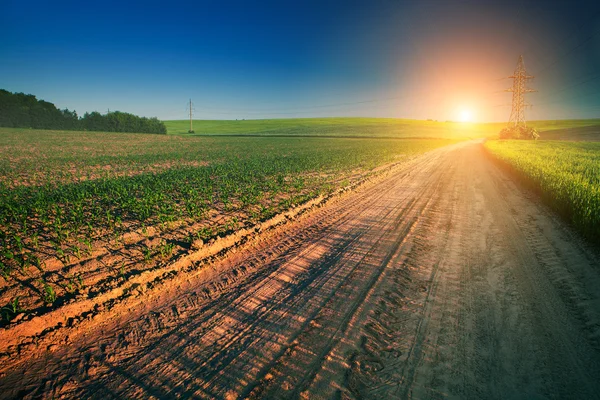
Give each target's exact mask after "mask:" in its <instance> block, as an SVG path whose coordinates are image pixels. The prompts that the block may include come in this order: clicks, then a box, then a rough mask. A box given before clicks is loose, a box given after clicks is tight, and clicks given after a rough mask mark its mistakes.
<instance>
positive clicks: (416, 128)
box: [165, 118, 600, 139]
mask: <svg viewBox="0 0 600 400" xmlns="http://www.w3.org/2000/svg"><path fill="white" fill-rule="evenodd" d="M193 124H194V131H195V132H196V133H195V134H196V135H259V136H347V137H386V138H398V139H402V138H415V137H422V138H449V139H466V138H481V137H489V138H492V137H496V136H497V135H498V132H499V131H500V129H502V128H503V127H504V126H505V125H506V124H505V123H479V124H465V123H456V122H437V121H420V120H410V119H396V118H295V119H294V118H292V119H253V120H195V121H194V122H193ZM528 124H529V125H531V126H533V127H535V128H537V129H538V130H540V131H541V132H542V139H543V138H544V137H545V136H550V137H555V136H556V135H558V134H560V133H561V132H562V131H564V130H573V129H575V130H577V129H582V128H586V127H590V126H597V127H600V119H587V120H555V121H554V120H551V121H531V122H529V123H528ZM165 125H166V126H167V131H168V133H169V134H188V130H189V121H186V120H177V121H165ZM544 132H548V135H544V134H543V133H544ZM568 133H569V134H575V135H576V134H577V132H572V131H569V132H568ZM598 136H599V137H600V130H599V131H598Z"/></svg>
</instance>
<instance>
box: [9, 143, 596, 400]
mask: <svg viewBox="0 0 600 400" xmlns="http://www.w3.org/2000/svg"><path fill="white" fill-rule="evenodd" d="M213 268H214V274H212V275H210V274H209V275H207V277H206V278H204V279H199V280H198V281H196V282H191V283H188V284H187V285H182V286H181V287H180V288H179V289H178V290H177V291H176V292H173V293H163V294H161V295H160V296H155V297H153V298H152V300H148V302H147V303H145V304H143V306H140V307H137V308H134V309H131V310H129V311H128V312H127V313H123V314H121V315H118V316H116V317H115V318H113V319H110V320H107V321H106V322H105V323H102V324H99V325H98V326H97V327H96V328H95V329H94V330H93V331H90V332H87V333H86V334H85V335H79V336H77V337H75V338H74V339H73V340H66V343H67V344H60V345H58V346H54V347H52V348H51V349H50V350H49V351H44V352H40V353H39V354H38V356H37V358H33V359H29V360H18V359H16V360H15V366H14V368H12V369H10V370H8V371H6V372H5V373H4V374H3V375H2V377H1V378H0V396H2V397H6V398H12V397H14V398H17V397H25V398H36V397H45V398H51V397H56V398H60V397H65V398H159V399H166V398H228V399H229V398H230V399H233V398H238V397H242V398H243V397H249V398H310V399H315V398H325V399H329V398H374V399H392V398H399V399H403V398H417V399H429V398H446V397H447V398H467V399H469V398H472V399H495V398H497V399H506V398H523V399H532V398H540V399H541V398H561V399H562V398H573V399H584V398H585V399H589V398H598V397H599V396H600V255H599V254H598V252H597V250H593V249H591V248H589V247H588V246H586V245H585V244H584V243H582V242H581V241H580V240H579V239H578V238H577V236H576V235H574V234H573V233H572V232H571V231H570V230H569V228H567V227H566V226H565V225H564V224H563V223H562V222H560V221H559V220H557V218H555V217H554V216H553V215H552V214H551V213H550V212H549V211H548V210H547V209H546V208H544V207H543V206H540V205H538V204H537V201H536V199H535V197H534V196H532V195H531V194H528V193H525V192H524V191H523V190H521V189H519V188H518V187H517V186H516V185H515V184H514V183H513V182H512V181H511V180H510V179H509V178H508V176H506V175H505V174H504V173H503V172H502V171H500V170H499V169H497V168H496V166H494V165H493V164H492V163H491V162H490V161H489V160H488V159H487V158H486V157H485V155H484V153H483V150H482V147H481V145H480V144H479V143H473V142H470V143H465V144H459V145H456V146H453V147H447V148H444V149H440V150H436V151H433V152H430V153H428V154H426V155H425V156H423V157H420V158H418V159H417V160H415V161H413V162H411V163H410V164H408V165H406V166H405V167H404V168H403V169H401V170H399V171H398V172H395V173H394V174H393V175H390V176H388V177H387V178H386V179H384V180H382V181H380V182H379V183H377V184H375V185H371V186H370V187H363V188H361V189H359V190H358V191H357V192H356V193H352V194H350V195H348V196H346V197H344V198H343V199H341V200H339V201H337V202H335V203H332V204H329V205H327V206H325V207H323V208H322V209H320V210H318V211H316V212H315V213H313V214H312V215H311V216H310V217H308V218H305V219H304V220H303V221H301V222H299V223H297V224H294V225H293V226H290V227H289V229H287V230H286V231H285V232H283V233H282V234H281V235H280V236H278V237H274V238H270V239H268V240H267V241H265V242H264V243H262V244H261V245H257V246H256V248H254V249H253V250H252V251H250V250H245V251H240V252H238V253H235V254H233V255H232V256H231V257H230V258H228V259H227V260H226V261H223V262H220V263H219V264H218V265H215V266H213Z"/></svg>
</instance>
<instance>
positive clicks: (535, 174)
mask: <svg viewBox="0 0 600 400" xmlns="http://www.w3.org/2000/svg"><path fill="white" fill-rule="evenodd" d="M485 148H486V149H487V151H488V152H489V153H490V154H491V155H492V156H493V157H494V158H495V159H497V160H498V161H500V162H501V163H502V164H503V165H504V166H506V167H508V168H509V169H510V170H511V171H513V172H514V173H515V174H516V175H517V177H518V178H519V179H520V180H521V181H523V182H524V183H526V184H527V185H529V186H530V187H532V188H533V189H534V190H536V191H537V192H538V193H539V194H540V195H541V196H542V199H543V200H544V201H545V203H546V204H548V205H549V206H550V207H551V208H553V209H554V210H555V211H556V212H558V213H559V214H560V215H561V216H563V217H564V218H565V219H567V220H568V221H570V222H571V223H572V224H573V225H574V226H575V227H576V228H577V229H579V230H580V231H581V232H582V233H583V234H584V235H585V236H587V237H588V238H590V239H592V240H594V241H597V240H599V239H600V143H597V142H560V141H546V142H531V141H497V140H491V141H487V142H486V143H485Z"/></svg>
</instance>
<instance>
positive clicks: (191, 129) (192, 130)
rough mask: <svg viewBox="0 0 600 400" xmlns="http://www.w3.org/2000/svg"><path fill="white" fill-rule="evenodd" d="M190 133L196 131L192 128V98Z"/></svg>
mask: <svg viewBox="0 0 600 400" xmlns="http://www.w3.org/2000/svg"><path fill="white" fill-rule="evenodd" d="M189 133H194V129H193V128H192V99H190V130H189Z"/></svg>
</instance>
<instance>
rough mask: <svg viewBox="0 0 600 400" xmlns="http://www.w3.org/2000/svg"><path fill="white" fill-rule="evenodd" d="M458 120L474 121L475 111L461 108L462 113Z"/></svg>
mask: <svg viewBox="0 0 600 400" xmlns="http://www.w3.org/2000/svg"><path fill="white" fill-rule="evenodd" d="M458 120H459V121H460V122H473V112H472V111H471V110H468V109H462V110H460V113H459V114H458Z"/></svg>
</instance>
